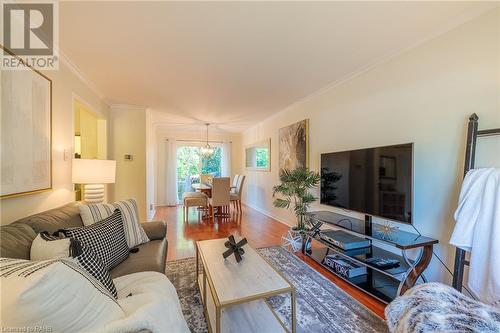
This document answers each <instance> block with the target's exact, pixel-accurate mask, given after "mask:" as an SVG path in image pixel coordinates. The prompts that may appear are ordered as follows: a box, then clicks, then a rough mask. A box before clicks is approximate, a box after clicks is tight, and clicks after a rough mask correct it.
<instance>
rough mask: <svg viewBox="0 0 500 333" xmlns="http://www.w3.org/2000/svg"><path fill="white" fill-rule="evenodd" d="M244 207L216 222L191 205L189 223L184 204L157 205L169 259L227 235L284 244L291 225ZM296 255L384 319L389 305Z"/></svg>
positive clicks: (261, 243)
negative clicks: (385, 310)
mask: <svg viewBox="0 0 500 333" xmlns="http://www.w3.org/2000/svg"><path fill="white" fill-rule="evenodd" d="M242 208H243V209H242V212H241V213H240V214H235V213H234V212H233V214H232V215H231V217H230V218H227V219H225V220H224V221H221V220H219V219H217V218H216V222H215V223H212V222H211V221H210V220H206V219H201V217H200V219H198V211H197V210H196V209H195V208H190V210H189V218H188V222H185V221H184V217H183V213H182V207H181V206H178V207H157V208H156V214H155V217H154V219H155V220H164V221H165V222H166V223H167V239H168V242H169V243H168V254H167V260H177V259H182V258H189V257H194V256H195V253H196V252H195V245H194V244H195V242H196V241H199V240H205V239H214V238H224V237H227V236H229V235H231V234H233V235H237V236H243V237H246V238H247V240H248V243H249V244H250V245H251V246H252V247H254V248H259V247H267V246H275V245H280V244H281V236H282V235H283V234H284V233H285V232H286V231H287V230H288V226H286V225H284V224H282V223H280V222H278V221H276V220H274V219H272V218H269V217H267V216H265V215H264V214H261V213H259V212H257V211H256V210H254V209H252V208H250V207H247V206H244V205H243V207H242ZM232 211H233V210H232ZM296 255H297V256H298V257H299V258H300V259H302V260H303V261H304V262H305V263H307V264H308V265H310V266H311V267H313V268H314V269H315V270H316V271H318V272H319V273H321V274H322V275H323V276H325V277H326V278H327V279H329V280H330V281H332V282H333V283H334V284H336V285H337V286H338V287H340V288H341V289H343V290H345V291H346V292H347V293H348V294H349V295H351V296H352V297H354V298H355V299H357V300H358V301H359V302H360V303H362V304H364V305H365V306H366V307H367V308H369V309H370V310H372V311H373V312H374V313H375V314H377V315H378V316H380V317H381V318H384V309H385V304H383V303H381V302H379V301H378V300H376V299H375V298H373V297H371V296H369V295H367V294H365V293H363V292H362V291H359V290H358V289H356V288H354V287H352V286H351V285H349V284H348V283H347V282H344V281H343V280H341V279H339V278H337V277H336V276H335V275H333V274H332V273H330V272H328V271H327V270H326V269H324V268H323V267H321V265H319V264H318V263H316V262H314V261H313V260H312V259H310V258H308V257H306V256H304V255H302V254H301V253H297V254H296Z"/></svg>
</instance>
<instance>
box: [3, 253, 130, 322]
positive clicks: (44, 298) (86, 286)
mask: <svg viewBox="0 0 500 333" xmlns="http://www.w3.org/2000/svg"><path fill="white" fill-rule="evenodd" d="M73 260H74V259H55V260H44V261H29V260H20V259H9V258H0V284H1V286H2V306H1V307H0V318H2V320H1V326H2V327H13V328H16V327H18V328H19V327H21V328H24V329H28V331H30V330H32V331H33V332H34V331H36V328H37V327H38V328H40V327H41V328H43V327H48V328H50V330H51V331H52V332H99V331H101V330H102V328H103V327H104V326H106V325H107V324H109V323H111V322H113V321H115V320H119V319H122V318H124V317H125V313H124V312H123V310H122V309H121V307H120V305H119V304H118V301H117V300H116V299H115V298H114V297H113V295H111V293H110V292H109V291H108V290H107V289H106V288H104V287H103V286H102V284H101V283H99V282H98V281H97V280H96V279H94V277H93V276H92V275H90V274H89V273H88V272H87V271H86V270H84V269H83V268H82V267H80V265H78V264H77V263H76V262H74V261H73Z"/></svg>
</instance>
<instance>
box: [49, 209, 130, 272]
mask: <svg viewBox="0 0 500 333" xmlns="http://www.w3.org/2000/svg"><path fill="white" fill-rule="evenodd" d="M59 232H60V233H62V234H64V236H66V237H71V238H75V239H77V240H79V241H81V242H82V244H83V245H85V246H86V247H88V248H90V249H91V250H92V251H93V252H94V253H95V254H96V255H97V257H98V258H99V259H101V260H102V262H103V263H104V266H105V267H106V269H108V270H111V269H112V268H114V267H116V266H117V265H118V264H119V263H121V262H122V261H124V260H125V259H127V257H128V253H129V248H128V246H127V241H126V239H125V232H124V226H123V219H122V214H121V212H120V210H119V209H116V210H115V211H114V212H113V214H111V215H110V216H108V217H106V218H105V219H103V220H102V221H99V222H97V223H94V224H92V225H90V226H88V227H80V228H71V229H62V230H59Z"/></svg>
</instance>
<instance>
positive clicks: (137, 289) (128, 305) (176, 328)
mask: <svg viewBox="0 0 500 333" xmlns="http://www.w3.org/2000/svg"><path fill="white" fill-rule="evenodd" d="M113 282H114V283H115V286H116V289H117V291H118V303H119V304H120V306H121V307H122V309H123V311H124V312H125V318H123V319H119V320H116V321H113V322H111V323H110V324H108V325H107V326H106V327H104V328H103V332H106V333H125V332H136V331H140V330H144V329H145V330H149V331H151V332H153V333H160V332H179V333H183V332H186V333H188V332H189V328H188V326H187V324H186V321H185V320H184V316H183V315H182V310H181V306H180V303H179V299H178V297H177V292H176V291H175V288H174V286H173V285H172V283H171V282H170V281H169V280H168V278H167V277H166V276H165V275H164V274H161V273H157V272H140V273H134V274H129V275H125V276H121V277H119V278H116V279H114V280H113Z"/></svg>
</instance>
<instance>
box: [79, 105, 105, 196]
mask: <svg viewBox="0 0 500 333" xmlns="http://www.w3.org/2000/svg"><path fill="white" fill-rule="evenodd" d="M73 116H74V124H73V125H74V129H75V130H74V142H73V143H74V145H73V151H74V158H84V159H99V160H105V159H106V158H107V124H106V119H105V118H104V117H103V116H102V115H101V114H99V113H97V112H95V111H93V110H92V108H91V107H90V106H88V105H87V104H85V103H83V102H82V101H81V100H79V99H78V98H74V99H73ZM75 194H76V200H77V201H78V200H81V198H82V192H81V185H79V184H75Z"/></svg>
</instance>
